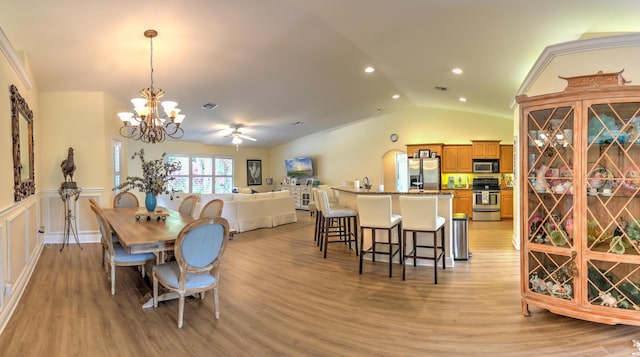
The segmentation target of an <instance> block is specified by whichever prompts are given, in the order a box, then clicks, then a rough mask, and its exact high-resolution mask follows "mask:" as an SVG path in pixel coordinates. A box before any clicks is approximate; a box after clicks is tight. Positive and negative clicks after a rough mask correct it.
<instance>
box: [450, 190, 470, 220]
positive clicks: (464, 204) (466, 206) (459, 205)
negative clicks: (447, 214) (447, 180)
mask: <svg viewBox="0 0 640 357" xmlns="http://www.w3.org/2000/svg"><path fill="white" fill-rule="evenodd" d="M472 197H473V196H472V193H471V190H464V189H463V190H453V200H452V203H451V210H452V213H466V214H467V215H468V216H469V218H471V213H472V211H471V204H472Z"/></svg>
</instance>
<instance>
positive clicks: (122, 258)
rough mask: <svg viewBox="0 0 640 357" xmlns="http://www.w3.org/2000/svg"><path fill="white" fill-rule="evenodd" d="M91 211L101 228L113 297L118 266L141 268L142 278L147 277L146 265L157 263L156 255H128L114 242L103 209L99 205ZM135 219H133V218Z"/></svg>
mask: <svg viewBox="0 0 640 357" xmlns="http://www.w3.org/2000/svg"><path fill="white" fill-rule="evenodd" d="M90 207H91V210H92V211H93V213H95V215H96V219H97V221H98V226H99V227H100V234H101V235H102V236H101V238H100V242H101V244H102V251H103V255H102V256H103V259H104V260H103V263H104V265H105V270H106V271H107V272H109V271H110V272H111V295H115V293H116V267H117V266H139V267H140V270H141V271H142V277H143V278H144V276H145V268H144V265H145V264H146V263H153V262H155V261H156V255H155V254H153V253H138V254H130V253H128V252H127V251H126V250H125V249H124V248H122V246H121V245H120V244H119V243H114V242H113V233H112V231H111V225H109V222H108V221H107V218H106V217H105V216H104V212H102V209H101V208H100V207H98V205H97V204H91V205H90ZM132 219H133V217H132Z"/></svg>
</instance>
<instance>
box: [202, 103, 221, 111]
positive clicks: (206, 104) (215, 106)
mask: <svg viewBox="0 0 640 357" xmlns="http://www.w3.org/2000/svg"><path fill="white" fill-rule="evenodd" d="M217 107H218V104H213V103H204V104H203V105H202V106H201V107H200V108H202V109H209V110H214V109H216V108H217Z"/></svg>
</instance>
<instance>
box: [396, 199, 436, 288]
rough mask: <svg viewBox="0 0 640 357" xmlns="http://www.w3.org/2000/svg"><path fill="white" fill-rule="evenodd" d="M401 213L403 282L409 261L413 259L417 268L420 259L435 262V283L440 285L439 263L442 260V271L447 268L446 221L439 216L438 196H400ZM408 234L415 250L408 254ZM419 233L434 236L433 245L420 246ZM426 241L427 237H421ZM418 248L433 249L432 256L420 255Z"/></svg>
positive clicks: (424, 243)
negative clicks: (410, 235) (445, 246)
mask: <svg viewBox="0 0 640 357" xmlns="http://www.w3.org/2000/svg"><path fill="white" fill-rule="evenodd" d="M400 213H401V214H402V225H403V227H402V228H403V229H402V250H403V252H404V256H403V257H402V259H403V264H402V280H404V279H405V270H406V263H407V259H413V266H414V267H415V266H416V261H417V260H418V259H428V260H433V281H434V284H438V261H439V260H440V259H442V269H446V267H445V258H444V256H445V248H444V234H445V229H444V226H445V219H444V218H443V217H440V216H438V197H437V196H423V195H417V196H409V195H401V196H400ZM407 233H412V242H413V243H412V245H413V249H412V250H411V251H409V252H407ZM417 233H431V234H432V235H433V245H430V244H429V243H428V241H427V242H421V243H420V244H418V243H417V242H416V241H417ZM438 233H440V241H441V242H440V246H439V247H438ZM421 238H422V239H426V237H421ZM418 248H427V249H433V253H432V254H431V255H430V256H425V255H424V254H418Z"/></svg>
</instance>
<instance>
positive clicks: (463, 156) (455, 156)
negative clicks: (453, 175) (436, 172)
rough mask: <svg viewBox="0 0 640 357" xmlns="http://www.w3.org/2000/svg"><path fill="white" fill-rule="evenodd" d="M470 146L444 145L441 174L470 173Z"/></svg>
mask: <svg viewBox="0 0 640 357" xmlns="http://www.w3.org/2000/svg"><path fill="white" fill-rule="evenodd" d="M472 168H473V166H472V162H471V145H444V146H443V147H442V172H462V173H464V172H472Z"/></svg>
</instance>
